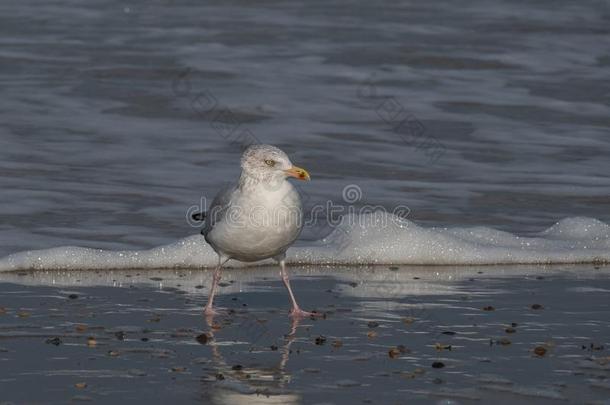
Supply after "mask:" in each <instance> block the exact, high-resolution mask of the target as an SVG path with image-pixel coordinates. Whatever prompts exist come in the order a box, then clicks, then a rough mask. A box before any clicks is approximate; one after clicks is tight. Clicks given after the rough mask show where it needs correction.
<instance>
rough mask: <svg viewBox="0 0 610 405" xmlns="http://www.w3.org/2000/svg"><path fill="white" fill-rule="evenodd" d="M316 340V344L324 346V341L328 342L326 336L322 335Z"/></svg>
mask: <svg viewBox="0 0 610 405" xmlns="http://www.w3.org/2000/svg"><path fill="white" fill-rule="evenodd" d="M315 342H316V345H318V346H322V345H323V344H324V343H326V337H325V336H322V335H320V336H318V337H317V338H316V340H315Z"/></svg>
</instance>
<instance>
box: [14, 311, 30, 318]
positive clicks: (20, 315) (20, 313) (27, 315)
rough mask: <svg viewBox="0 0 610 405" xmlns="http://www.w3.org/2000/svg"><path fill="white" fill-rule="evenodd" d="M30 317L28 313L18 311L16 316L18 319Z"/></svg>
mask: <svg viewBox="0 0 610 405" xmlns="http://www.w3.org/2000/svg"><path fill="white" fill-rule="evenodd" d="M30 315H32V314H30V313H29V312H27V311H19V312H17V316H18V317H19V318H29V317H30Z"/></svg>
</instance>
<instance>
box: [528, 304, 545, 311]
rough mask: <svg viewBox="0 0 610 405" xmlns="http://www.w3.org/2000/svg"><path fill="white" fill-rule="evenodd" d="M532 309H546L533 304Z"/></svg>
mask: <svg viewBox="0 0 610 405" xmlns="http://www.w3.org/2000/svg"><path fill="white" fill-rule="evenodd" d="M531 308H532V309H533V310H539V309H543V308H544V307H543V306H542V305H540V304H532V306H531Z"/></svg>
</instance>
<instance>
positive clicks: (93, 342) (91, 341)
mask: <svg viewBox="0 0 610 405" xmlns="http://www.w3.org/2000/svg"><path fill="white" fill-rule="evenodd" d="M87 346H89V347H95V346H97V340H95V338H94V337H93V336H89V337H88V338H87Z"/></svg>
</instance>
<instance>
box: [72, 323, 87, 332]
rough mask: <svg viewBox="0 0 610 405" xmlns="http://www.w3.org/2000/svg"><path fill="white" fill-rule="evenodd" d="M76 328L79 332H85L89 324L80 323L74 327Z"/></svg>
mask: <svg viewBox="0 0 610 405" xmlns="http://www.w3.org/2000/svg"><path fill="white" fill-rule="evenodd" d="M74 329H76V331H77V332H85V331H86V330H87V329H88V328H87V325H82V324H79V325H76V326H75V327H74Z"/></svg>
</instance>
